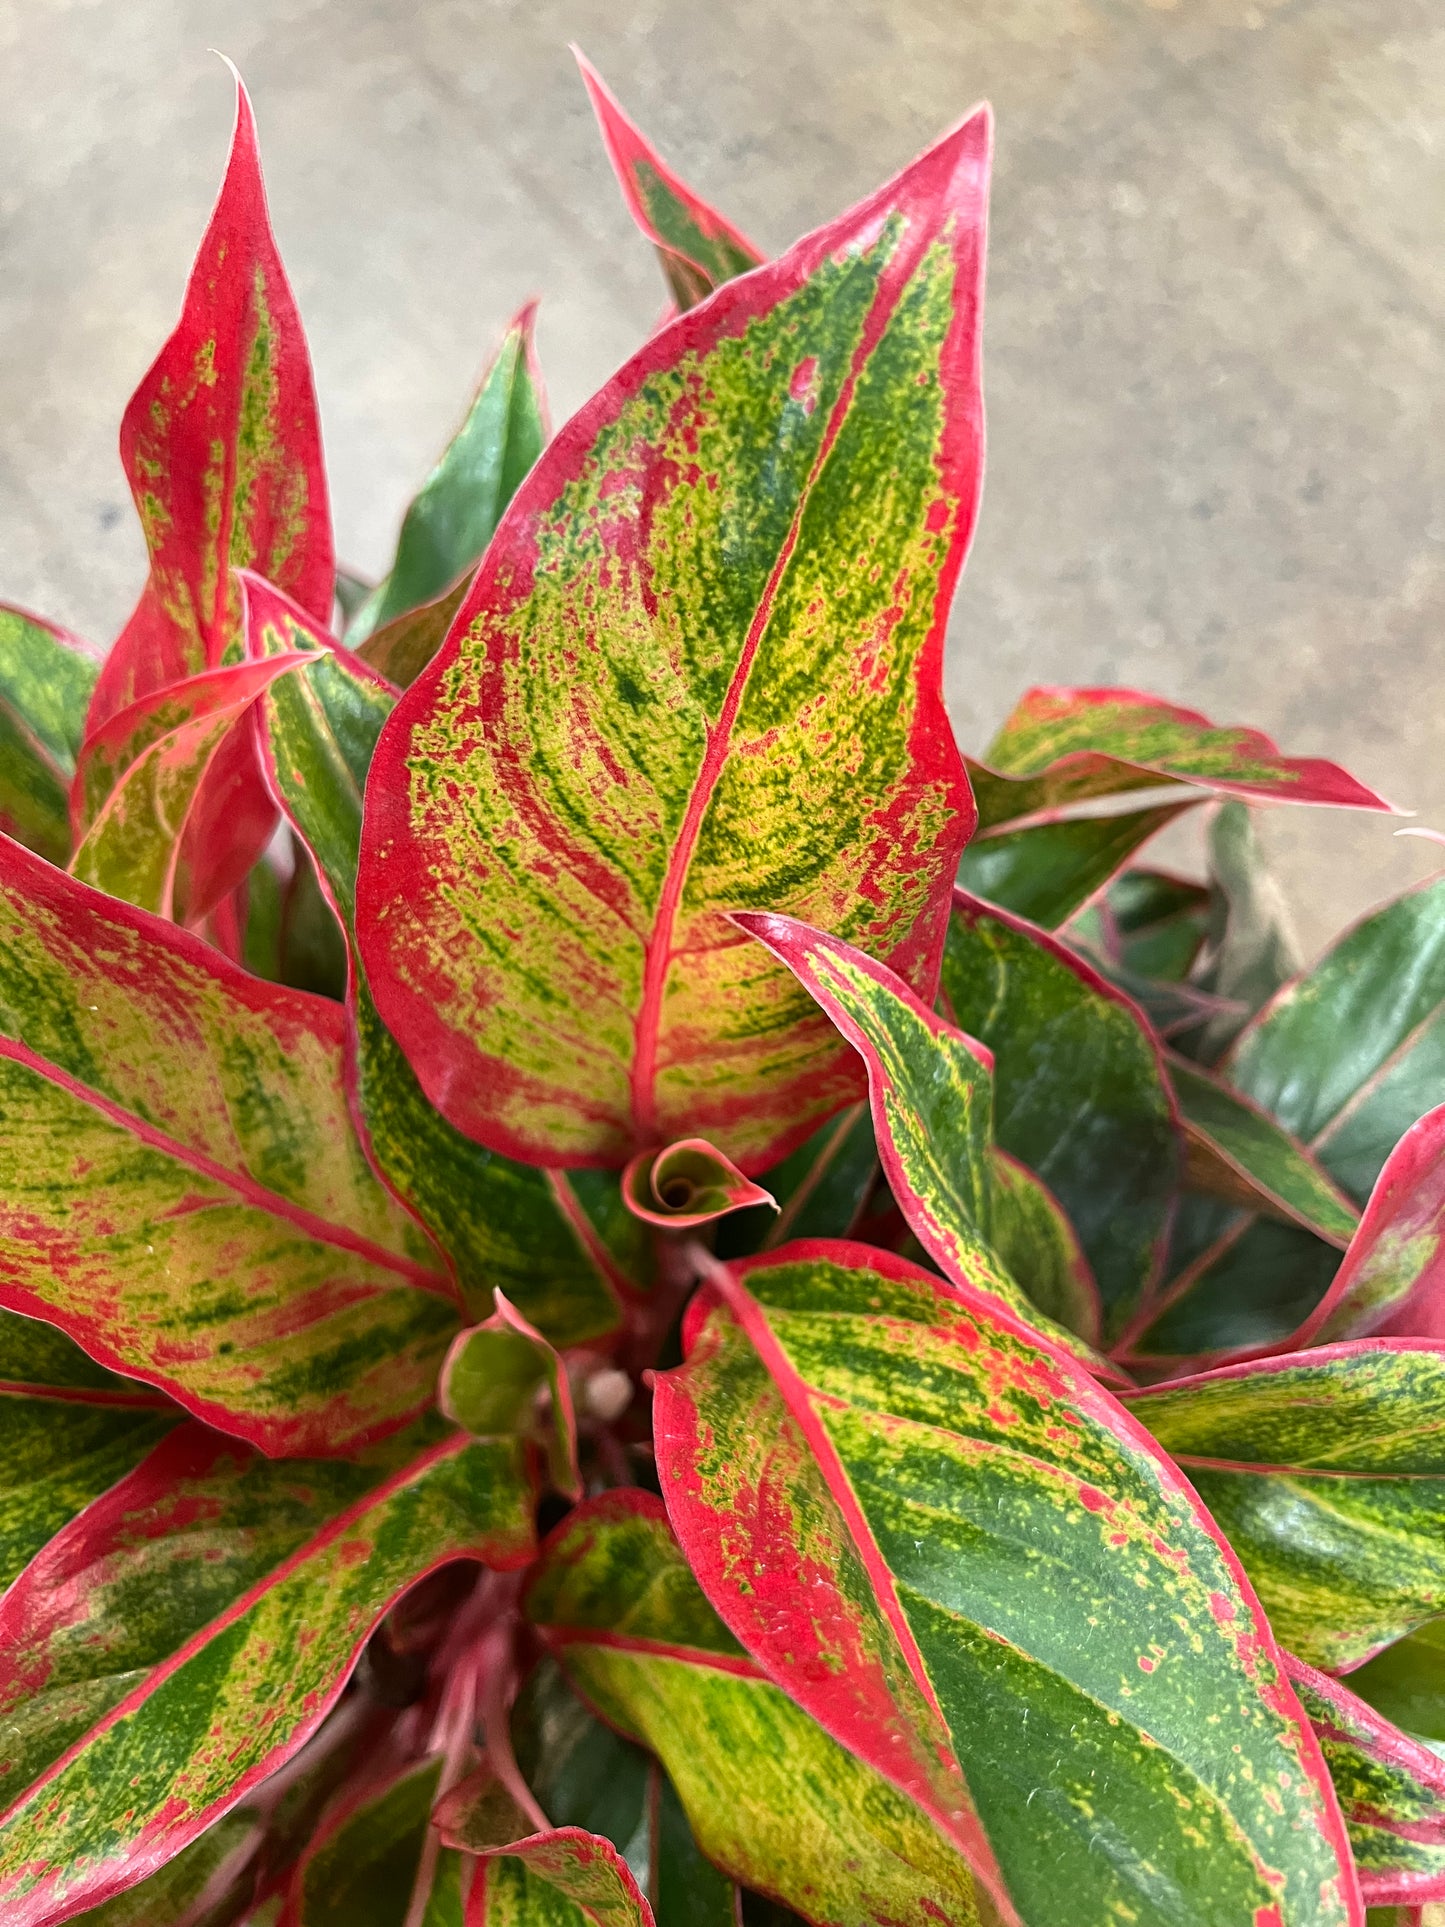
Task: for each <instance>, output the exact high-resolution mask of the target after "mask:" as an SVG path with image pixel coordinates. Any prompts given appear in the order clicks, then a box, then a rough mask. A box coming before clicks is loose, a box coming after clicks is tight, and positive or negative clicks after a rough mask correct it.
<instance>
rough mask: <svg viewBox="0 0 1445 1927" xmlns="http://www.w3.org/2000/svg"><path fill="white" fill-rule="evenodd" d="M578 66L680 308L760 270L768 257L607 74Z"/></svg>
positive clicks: (632, 207)
mask: <svg viewBox="0 0 1445 1927" xmlns="http://www.w3.org/2000/svg"><path fill="white" fill-rule="evenodd" d="M576 51H577V50H576V49H574V52H576ZM577 64H578V66H579V67H580V68H581V70H582V80H583V84H584V85H585V86H586V89H587V92H588V94H589V96H590V97H591V101H592V106H593V110H594V112H595V113H596V115H597V124H598V126H599V127H600V128H601V129H602V139H603V142H604V143H605V145H606V148H607V155H608V158H609V160H610V161H611V162H612V166H613V169H614V171H615V173H616V175H617V182H618V185H619V187H620V188H621V189H622V198H623V199H624V200H625V201H626V203H627V210H628V212H629V213H630V214H631V216H632V218H633V220H634V221H636V223H637V225H638V227H640V228H641V230H642V232H643V233H644V234H645V235H646V236H647V238H648V240H649V241H651V243H652V245H653V246H654V247H655V248H656V249H657V254H658V259H659V260H660V261H661V263H662V272H663V275H664V277H665V279H666V281H667V285H668V288H669V289H670V291H671V293H672V298H673V300H674V301H675V302H676V303H677V305H678V307H679V308H680V309H686V308H691V307H694V306H696V304H697V303H698V302H699V301H704V300H706V298H707V297H708V295H710V294H711V293H712V291H713V290H714V288H720V287H721V286H722V284H723V282H724V281H731V280H732V279H733V277H734V276H735V275H739V274H746V273H747V272H748V270H749V269H750V268H755V267H758V266H759V265H760V264H761V262H762V259H763V257H762V255H761V254H760V253H759V251H758V250H757V249H756V248H755V247H754V246H753V244H752V242H751V241H749V240H747V239H746V238H745V237H744V236H743V235H741V234H739V233H738V231H737V229H736V228H735V227H734V226H733V225H732V223H731V222H730V221H725V220H724V219H723V217H722V215H721V214H719V213H718V212H717V210H716V209H715V208H711V207H709V206H708V204H707V202H706V201H704V200H701V199H700V198H699V197H698V196H697V195H696V194H694V193H693V191H692V189H691V188H690V187H685V186H684V185H683V183H682V182H681V181H680V180H679V179H678V178H677V176H676V175H675V174H674V173H673V172H672V170H671V168H670V167H669V166H668V165H667V163H666V161H664V160H663V159H662V158H661V156H660V155H659V154H658V153H657V152H656V150H655V149H654V148H653V147H652V146H651V144H650V143H649V142H648V140H647V138H646V136H645V135H644V134H643V133H642V131H641V130H640V129H639V128H638V127H637V126H636V125H635V124H634V123H633V122H632V121H631V120H629V119H628V117H627V115H626V114H624V113H623V111H622V109H621V107H619V106H618V104H617V101H616V99H615V98H614V96H613V94H612V92H611V90H610V89H609V88H608V87H607V85H606V83H605V82H604V81H603V79H602V76H601V75H600V74H599V73H598V72H597V69H596V68H595V67H594V66H593V65H592V63H591V62H590V61H589V60H587V59H585V58H584V57H583V55H582V54H581V53H580V52H577Z"/></svg>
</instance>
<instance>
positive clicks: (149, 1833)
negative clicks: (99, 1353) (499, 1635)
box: [0, 1426, 533, 1927]
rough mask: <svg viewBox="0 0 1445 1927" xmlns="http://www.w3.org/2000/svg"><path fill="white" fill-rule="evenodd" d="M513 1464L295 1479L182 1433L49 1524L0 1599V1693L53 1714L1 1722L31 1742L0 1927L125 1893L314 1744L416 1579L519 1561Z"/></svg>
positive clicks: (2, 1866) (442, 1463)
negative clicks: (41, 1548)
mask: <svg viewBox="0 0 1445 1927" xmlns="http://www.w3.org/2000/svg"><path fill="white" fill-rule="evenodd" d="M516 1454H517V1448H516V1447H515V1445H503V1444H501V1443H500V1442H495V1441H490V1442H489V1441H482V1440H476V1439H468V1438H467V1437H466V1436H465V1435H464V1434H462V1433H451V1434H450V1435H448V1436H446V1437H444V1438H443V1439H442V1440H441V1441H440V1442H439V1443H434V1444H431V1445H428V1446H424V1447H423V1448H422V1449H420V1450H417V1449H416V1448H415V1447H412V1448H410V1450H404V1449H397V1448H393V1449H392V1450H391V1451H390V1454H389V1457H388V1455H386V1454H383V1455H382V1456H381V1457H380V1458H379V1459H377V1458H375V1457H374V1458H373V1459H372V1460H371V1461H368V1462H366V1463H360V1464H357V1463H353V1464H348V1465H342V1464H335V1463H332V1464H327V1465H320V1466H318V1465H306V1466H299V1465H296V1464H282V1463H267V1462H265V1461H263V1460H260V1459H258V1458H257V1457H256V1455H255V1454H254V1453H252V1452H251V1451H249V1450H248V1448H246V1447H245V1446H243V1445H239V1444H237V1443H236V1442H235V1441H233V1440H226V1439H222V1438H219V1437H218V1436H217V1435H215V1434H214V1433H207V1432H205V1431H203V1430H202V1429H201V1428H200V1427H196V1426H191V1427H187V1428H185V1430H184V1431H182V1432H180V1433H177V1434H175V1435H174V1436H173V1437H172V1438H171V1439H168V1440H166V1441H165V1442H164V1443H163V1444H162V1445H161V1446H159V1447H158V1448H157V1450H156V1451H155V1452H154V1453H153V1454H152V1455H151V1458H150V1459H149V1460H148V1461H147V1462H146V1464H145V1465H144V1466H142V1467H141V1468H140V1469H139V1470H138V1471H137V1472H136V1473H134V1474H133V1475H132V1476H131V1478H130V1479H129V1480H126V1481H123V1482H122V1484H121V1485H120V1486H118V1487H116V1488H115V1489H114V1490H113V1491H112V1492H111V1493H109V1494H107V1495H106V1497H104V1498H103V1499H100V1500H98V1501H97V1502H96V1504H95V1505H93V1506H92V1507H90V1508H89V1510H88V1511H87V1512H85V1513H83V1514H82V1515H81V1517H80V1518H79V1519H77V1520H76V1521H74V1523H73V1524H72V1525H71V1526H69V1527H67V1528H66V1530H65V1531H64V1532H63V1533H61V1534H60V1536H59V1537H58V1538H57V1539H55V1540H54V1541H52V1543H51V1544H50V1546H48V1547H47V1548H46V1550H45V1552H44V1553H43V1554H41V1556H40V1558H39V1559H38V1560H37V1561H36V1562H35V1563H34V1564H32V1566H31V1567H30V1568H29V1569H28V1571H27V1572H26V1574H25V1575H23V1577H22V1578H21V1580H20V1581H19V1582H18V1583H17V1585H16V1586H15V1587H13V1588H12V1589H11V1591H10V1593H9V1594H8V1595H7V1596H6V1598H5V1600H4V1602H3V1605H0V1654H3V1656H4V1657H3V1671H0V1679H3V1681H4V1686H5V1692H6V1696H7V1698H8V1699H9V1702H10V1704H11V1706H12V1708H14V1707H19V1708H21V1709H24V1708H27V1707H28V1708H31V1709H35V1707H36V1696H37V1695H41V1694H43V1695H45V1696H46V1697H47V1698H48V1699H50V1700H51V1701H52V1707H51V1709H47V1710H51V1711H52V1715H53V1717H52V1723H51V1724H49V1725H48V1726H42V1727H41V1729H40V1733H39V1735H38V1737H37V1736H36V1735H34V1734H30V1735H27V1723H26V1720H25V1718H24V1717H23V1716H22V1717H20V1718H19V1720H18V1721H17V1720H16V1718H15V1717H14V1716H13V1715H12V1718H11V1720H10V1721H8V1722H7V1727H6V1732H7V1736H8V1737H9V1738H10V1739H11V1741H12V1744H13V1743H14V1741H15V1739H16V1738H17V1737H19V1738H20V1739H21V1741H22V1745H23V1741H24V1739H25V1738H26V1737H30V1738H31V1740H32V1749H31V1751H30V1752H29V1754H28V1756H27V1755H26V1754H25V1753H23V1752H22V1755H21V1758H20V1759H19V1760H14V1759H12V1771H11V1774H10V1776H9V1778H8V1779H7V1781H6V1787H7V1795H8V1800H9V1804H8V1806H7V1808H6V1810H5V1812H4V1813H3V1815H0V1906H3V1908H4V1918H5V1921H6V1923H7V1927H50V1923H52V1922H57V1921H62V1920H65V1919H67V1918H68V1917H69V1916H70V1915H72V1914H74V1913H75V1912H76V1911H78V1909H80V1908H81V1907H84V1906H87V1905H94V1904H96V1903H98V1902H99V1901H101V1900H104V1899H106V1898H108V1897H109V1896H110V1895H112V1894H115V1893H118V1892H120V1891H122V1890H123V1889H125V1888H127V1887H130V1886H134V1885H135V1884H136V1883H137V1882H139V1881H141V1880H143V1879H145V1877H146V1876H147V1875H148V1874H150V1873H152V1872H154V1871H155V1869H156V1868H157V1867H159V1866H161V1865H162V1864H163V1863H164V1862H165V1861H167V1860H169V1859H170V1858H172V1857H173V1856H174V1855H175V1854H177V1853H179V1852H180V1851H181V1850H182V1849H183V1848H185V1847H186V1846H187V1845H188V1844H189V1843H190V1842H191V1841H192V1840H193V1839H195V1838H196V1837H197V1836H198V1835H199V1834H200V1833H201V1832H202V1831H203V1830H204V1829H205V1828H206V1827H207V1826H208V1825H209V1824H210V1823H211V1822H212V1821H213V1820H215V1819H216V1818H218V1817H219V1816H220V1815H221V1814H222V1813H224V1812H226V1811H227V1809H228V1808H230V1807H232V1806H233V1805H235V1804H236V1803H237V1802H238V1801H239V1800H241V1799H243V1798H244V1797H245V1795H246V1794H247V1792H248V1791H249V1790H250V1789H251V1788H252V1787H253V1786H255V1785H257V1784H258V1783H259V1782H260V1781H261V1780H263V1779H264V1778H265V1777H266V1776H267V1775H269V1774H270V1773H272V1772H274V1771H275V1769H276V1768H277V1767H278V1766H280V1765H281V1764H282V1763H283V1762H284V1761H285V1760H287V1759H288V1758H289V1757H290V1756H291V1755H292V1754H294V1753H295V1752H296V1751H297V1750H298V1749H299V1748H300V1747H301V1746H302V1745H303V1744H304V1743H305V1742H306V1740H307V1739H309V1738H310V1736H311V1735H312V1734H313V1733H314V1732H315V1731H316V1730H317V1729H318V1727H319V1726H320V1724H321V1722H322V1720H323V1719H324V1718H325V1716H326V1714H327V1712H328V1711H329V1710H330V1708H331V1707H332V1706H333V1705H334V1704H335V1702H336V1699H337V1697H338V1696H339V1694H340V1692H341V1689H342V1686H343V1685H344V1683H345V1681H346V1678H347V1676H348V1674H349V1673H350V1671H351V1669H352V1667H353V1666H354V1665H355V1663H356V1660H357V1658H358V1656H359V1654H360V1652H361V1649H362V1646H363V1645H364V1644H365V1642H366V1640H367V1638H368V1637H369V1635H370V1634H371V1632H372V1630H373V1629H374V1627H375V1626H376V1625H377V1623H378V1622H379V1620H380V1619H381V1618H382V1616H383V1614H384V1613H385V1612H386V1611H387V1610H388V1609H389V1607H390V1606H391V1604H392V1603H393V1601H394V1600H395V1599H396V1598H397V1596H398V1595H399V1594H400V1593H401V1592H402V1591H403V1590H404V1589H405V1588H406V1587H407V1586H409V1585H411V1584H412V1583H413V1582H414V1581H416V1580H417V1579H419V1578H421V1577H423V1576H424V1575H425V1574H426V1573H428V1572H430V1571H432V1570H434V1569H435V1568H436V1567H438V1566H440V1565H442V1564H443V1563H445V1562H447V1561H449V1560H453V1559H459V1558H466V1559H479V1560H481V1561H483V1562H484V1563H486V1564H488V1565H492V1566H494V1567H497V1568H499V1569H502V1570H506V1569H510V1568H513V1567H516V1566H519V1565H524V1564H525V1563H526V1562H527V1561H528V1559H529V1558H530V1556H531V1551H532V1543H533V1542H532V1528H531V1519H530V1501H531V1494H530V1492H529V1491H528V1489H527V1487H526V1485H525V1482H524V1481H523V1479H522V1477H521V1476H520V1471H519V1467H518V1464H517V1457H516ZM135 1577H140V1578H141V1579H142V1583H143V1592H142V1597H143V1598H144V1600H145V1602H146V1607H147V1610H146V1611H140V1612H138V1611H137V1610H136V1607H135V1603H134V1594H133V1593H132V1592H131V1586H132V1585H133V1583H134V1578H135ZM178 1582H179V1583H178ZM217 1595H219V1597H218V1596H217ZM192 1628H194V1630H192ZM177 1633H179V1635H180V1636H179V1638H177V1637H176V1634H177ZM55 1702H58V1705H56V1704H55ZM67 1717H68V1719H69V1722H70V1729H69V1731H66V1730H65V1725H64V1721H65V1719H66V1718H67ZM35 1724H37V1725H38V1724H39V1722H35ZM57 1741H58V1742H59V1747H60V1748H61V1749H63V1750H59V1751H58V1755H57V1753H56V1751H55V1747H56V1742H57Z"/></svg>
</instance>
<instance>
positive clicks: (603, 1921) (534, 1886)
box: [466, 1827, 657, 1927]
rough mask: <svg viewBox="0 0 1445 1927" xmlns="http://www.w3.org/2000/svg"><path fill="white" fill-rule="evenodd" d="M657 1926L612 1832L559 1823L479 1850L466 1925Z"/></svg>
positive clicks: (474, 1926) (554, 1926)
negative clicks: (548, 1829)
mask: <svg viewBox="0 0 1445 1927" xmlns="http://www.w3.org/2000/svg"><path fill="white" fill-rule="evenodd" d="M533 1920H536V1921H539V1922H541V1921H545V1922H546V1923H547V1927H657V1924H656V1922H655V1920H654V1919H653V1913H652V1909H651V1907H650V1906H649V1905H648V1904H647V1901H646V1900H645V1899H644V1898H643V1896H642V1894H641V1892H640V1891H639V1890H638V1885H637V1882H636V1880H635V1879H634V1878H633V1875H632V1870H631V1868H630V1867H629V1866H628V1864H627V1862H626V1861H625V1860H624V1859H623V1858H622V1856H621V1854H620V1853H618V1851H617V1849H616V1847H614V1846H613V1844H612V1842H611V1841H610V1840H606V1839H604V1838H603V1837H602V1836H601V1835H600V1834H595V1833H584V1832H583V1831H582V1829H581V1828H580V1827H557V1828H555V1829H553V1831H551V1832H550V1833H534V1834H531V1835H529V1836H528V1837H527V1838H526V1839H522V1840H513V1841H510V1842H505V1843H503V1844H501V1845H499V1846H497V1847H494V1848H490V1849H487V1850H484V1851H483V1852H482V1853H481V1854H480V1855H479V1857H478V1861H477V1866H476V1870H475V1872H474V1873H473V1875H472V1884H471V1891H470V1893H469V1894H468V1896H467V1912H466V1927H514V1923H521V1922H524V1921H528V1922H530V1921H533Z"/></svg>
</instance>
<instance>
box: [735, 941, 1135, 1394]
mask: <svg viewBox="0 0 1445 1927" xmlns="http://www.w3.org/2000/svg"><path fill="white" fill-rule="evenodd" d="M737 922H738V924H739V925H740V926H741V928H743V929H744V930H746V931H748V933H749V934H750V935H751V936H754V937H756V938H757V939H758V941H759V942H760V943H765V944H766V945H767V946H768V948H769V949H770V950H771V951H772V952H773V953H774V955H775V956H778V957H780V958H781V959H782V961H783V962H784V963H786V964H787V966H788V968H789V969H790V970H791V971H792V972H793V973H794V975H795V976H796V977H797V979H798V981H799V982H800V983H801V984H802V985H803V986H804V988H805V989H806V990H807V992H808V994H809V995H810V996H811V997H814V998H816V999H817V1002H818V1003H819V1005H820V1006H821V1007H822V1009H823V1010H825V1011H826V1012H827V1013H828V1015H829V1017H830V1018H831V1019H832V1020H833V1022H834V1023H835V1024H836V1025H837V1026H838V1028H839V1030H840V1031H841V1032H842V1034H843V1035H844V1036H845V1037H846V1038H847V1039H848V1042H849V1043H850V1044H852V1045H853V1047H854V1049H855V1050H857V1051H858V1052H859V1053H860V1055H861V1056H862V1058H863V1061H864V1063H865V1064H866V1065H867V1067H868V1090H869V1101H870V1103H871V1105H872V1109H873V1128H874V1135H875V1138H876V1140H877V1143H878V1148H879V1153H880V1156H881V1158H882V1161H883V1170H884V1174H885V1176H886V1177H887V1179H888V1182H889V1185H890V1187H891V1189H892V1192H893V1196H894V1198H895V1199H896V1200H897V1203H898V1207H899V1209H900V1210H901V1211H902V1213H903V1215H904V1217H905V1218H906V1219H907V1221H908V1225H909V1228H910V1229H911V1230H912V1232H913V1234H914V1236H915V1237H916V1238H917V1239H918V1241H919V1243H920V1244H921V1245H922V1246H923V1248H924V1250H925V1251H927V1253H928V1254H929V1256H930V1257H931V1258H932V1259H933V1260H934V1262H935V1263H936V1264H937V1265H939V1266H940V1267H941V1268H942V1270H943V1272H944V1275H945V1276H946V1277H948V1278H951V1279H953V1280H954V1282H955V1283H958V1284H966V1285H971V1286H973V1287H974V1288H975V1289H976V1290H977V1291H980V1292H982V1293H984V1294H986V1295H987V1296H988V1297H989V1298H990V1299H992V1300H993V1301H994V1303H995V1304H996V1305H997V1306H998V1307H999V1308H1000V1309H1001V1310H1003V1311H1004V1313H1005V1314H1006V1315H1007V1316H1009V1317H1012V1318H1015V1319H1019V1320H1022V1322H1023V1323H1025V1324H1032V1325H1040V1326H1042V1329H1043V1331H1044V1333H1045V1335H1046V1336H1047V1337H1048V1338H1049V1339H1051V1340H1052V1341H1053V1342H1055V1343H1056V1344H1061V1345H1063V1346H1065V1347H1066V1348H1067V1349H1070V1350H1076V1349H1078V1348H1077V1346H1076V1343H1075V1340H1074V1337H1073V1335H1072V1332H1071V1331H1065V1330H1063V1329H1061V1328H1059V1327H1058V1326H1055V1325H1052V1324H1050V1323H1049V1322H1048V1321H1047V1320H1041V1319H1040V1317H1039V1311H1038V1307H1037V1305H1036V1303H1035V1301H1034V1300H1033V1299H1032V1298H1031V1296H1030V1294H1029V1292H1028V1289H1027V1287H1026V1285H1025V1284H1024V1283H1023V1282H1021V1281H1018V1280H1016V1279H1015V1277H1013V1276H1012V1275H1010V1273H1009V1272H1008V1271H1007V1269H1006V1268H1005V1267H1004V1265H1003V1264H1002V1263H1001V1262H1000V1260H999V1258H998V1256H997V1254H996V1252H995V1251H994V1249H993V1248H992V1245H991V1243H990V1235H991V1231H992V1223H993V1192H994V1184H995V1166H994V1162H993V1145H992V1116H991V1113H992V1108H993V1104H992V1100H993V1087H992V1078H991V1071H992V1068H993V1067H992V1064H991V1062H990V1060H989V1057H988V1053H987V1052H986V1051H982V1050H980V1049H979V1047H978V1045H977V1044H975V1043H974V1042H973V1041H972V1039H970V1038H968V1037H965V1036H963V1035H962V1034H961V1033H960V1032H959V1031H957V1030H955V1029H954V1028H953V1027H952V1025H950V1024H946V1023H944V1022H943V1020H942V1019H941V1018H939V1017H936V1016H934V1014H933V1012H932V1011H930V1010H929V1009H928V1007H927V1005H926V1004H924V1003H922V1002H920V1000H919V999H918V998H917V997H915V996H914V994H913V992H912V991H911V990H909V988H908V986H907V985H906V984H904V983H902V982H900V981H899V979H898V978H897V977H895V976H894V975H893V973H892V972H891V971H890V970H888V969H886V968H885V967H884V966H883V965H882V964H877V963H874V962H873V960H872V959H871V958H869V957H865V956H864V955H863V954H862V952H861V951H858V950H854V949H852V948H851V947H850V946H849V945H848V944H844V943H839V942H838V941H837V940H836V939H834V938H831V937H825V936H823V935H822V934H821V933H820V932H818V931H816V930H810V929H809V928H808V927H807V925H806V924H802V923H798V922H795V921H794V919H792V918H791V917H767V916H739V917H738V918H737ZM1051 1283H1052V1280H1051ZM1083 1355H1084V1356H1086V1357H1091V1356H1092V1355H1091V1354H1089V1353H1088V1352H1087V1351H1085V1352H1084V1354H1083ZM1093 1362H1098V1361H1093Z"/></svg>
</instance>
